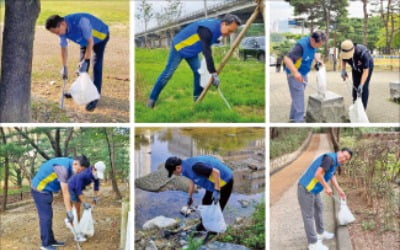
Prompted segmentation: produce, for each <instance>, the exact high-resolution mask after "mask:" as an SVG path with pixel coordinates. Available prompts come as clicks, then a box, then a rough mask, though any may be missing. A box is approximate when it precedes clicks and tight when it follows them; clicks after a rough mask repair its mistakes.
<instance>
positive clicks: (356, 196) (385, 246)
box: [340, 177, 400, 250]
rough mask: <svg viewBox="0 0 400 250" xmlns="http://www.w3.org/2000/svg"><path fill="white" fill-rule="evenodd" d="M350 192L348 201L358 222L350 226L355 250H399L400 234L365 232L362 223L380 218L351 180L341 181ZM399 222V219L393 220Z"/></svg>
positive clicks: (375, 231) (392, 232)
mask: <svg viewBox="0 0 400 250" xmlns="http://www.w3.org/2000/svg"><path fill="white" fill-rule="evenodd" d="M340 181H341V183H342V185H343V186H344V187H347V188H346V189H347V190H348V191H347V192H346V194H347V200H348V205H349V207H350V210H351V211H352V212H353V213H354V216H355V217H356V221H355V222H354V223H352V224H351V225H349V226H348V228H349V232H350V237H351V241H352V244H353V248H354V250H389V249H393V250H394V249H399V245H400V234H399V232H398V231H397V232H395V231H381V229H375V230H363V229H362V226H361V225H362V222H363V221H368V220H369V219H371V217H373V218H375V217H376V218H377V217H379V216H378V215H377V214H376V211H374V209H373V208H371V207H368V205H367V200H366V198H365V195H362V191H360V190H355V189H354V188H351V184H350V179H349V178H346V177H343V179H341V180H340ZM393 220H397V221H399V218H393ZM397 230H399V229H397Z"/></svg>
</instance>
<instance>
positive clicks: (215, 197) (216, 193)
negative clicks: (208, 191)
mask: <svg viewBox="0 0 400 250" xmlns="http://www.w3.org/2000/svg"><path fill="white" fill-rule="evenodd" d="M220 197H221V194H220V191H219V190H214V192H213V194H212V200H213V202H214V204H217V203H218V202H219V199H220Z"/></svg>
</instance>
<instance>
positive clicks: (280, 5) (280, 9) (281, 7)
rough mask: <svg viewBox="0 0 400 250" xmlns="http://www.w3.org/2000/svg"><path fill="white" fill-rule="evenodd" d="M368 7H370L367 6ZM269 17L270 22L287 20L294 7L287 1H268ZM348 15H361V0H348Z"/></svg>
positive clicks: (291, 15)
mask: <svg viewBox="0 0 400 250" xmlns="http://www.w3.org/2000/svg"><path fill="white" fill-rule="evenodd" d="M369 9H370V8H369ZM270 10H273V11H270V18H271V22H273V21H277V20H287V19H288V18H290V17H293V11H294V8H293V7H292V6H290V5H289V3H287V2H284V1H283V0H282V1H277V0H274V1H270ZM347 11H348V12H349V17H363V7H362V2H361V1H349V6H348V7H347Z"/></svg>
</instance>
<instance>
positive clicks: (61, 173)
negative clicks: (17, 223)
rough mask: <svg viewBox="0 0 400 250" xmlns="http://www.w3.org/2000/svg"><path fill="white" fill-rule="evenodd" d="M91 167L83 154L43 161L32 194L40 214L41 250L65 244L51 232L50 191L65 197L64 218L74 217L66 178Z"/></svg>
mask: <svg viewBox="0 0 400 250" xmlns="http://www.w3.org/2000/svg"><path fill="white" fill-rule="evenodd" d="M89 166H90V162H89V159H88V158H86V156H84V155H82V156H78V157H75V158H74V159H72V158H68V157H57V158H53V159H50V160H48V161H46V162H45V163H43V164H42V165H41V166H40V168H39V170H38V171H37V173H36V175H35V176H34V177H33V179H32V185H31V194H32V197H33V200H34V202H35V205H36V208H37V212H38V215H39V225H40V239H41V241H42V246H41V247H40V249H42V250H53V249H56V247H57V246H64V245H65V244H64V242H59V241H56V240H55V238H54V233H53V228H52V227H53V208H52V203H53V193H55V192H59V191H60V190H61V192H62V194H63V199H64V205H65V209H66V211H67V218H68V220H69V221H70V222H72V221H73V220H74V216H73V213H72V206H71V202H70V193H69V190H68V180H69V179H70V178H71V176H73V174H74V173H80V172H82V171H83V170H84V169H86V168H87V167H89Z"/></svg>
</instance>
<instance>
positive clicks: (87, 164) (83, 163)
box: [74, 155, 90, 168]
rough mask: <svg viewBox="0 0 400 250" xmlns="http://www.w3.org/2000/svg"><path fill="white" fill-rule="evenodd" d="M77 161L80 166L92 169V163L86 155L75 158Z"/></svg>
mask: <svg viewBox="0 0 400 250" xmlns="http://www.w3.org/2000/svg"><path fill="white" fill-rule="evenodd" d="M74 160H75V161H78V162H79V164H80V165H81V166H82V167H84V168H88V167H90V161H89V159H88V158H87V157H86V155H81V156H76V157H75V158H74Z"/></svg>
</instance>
